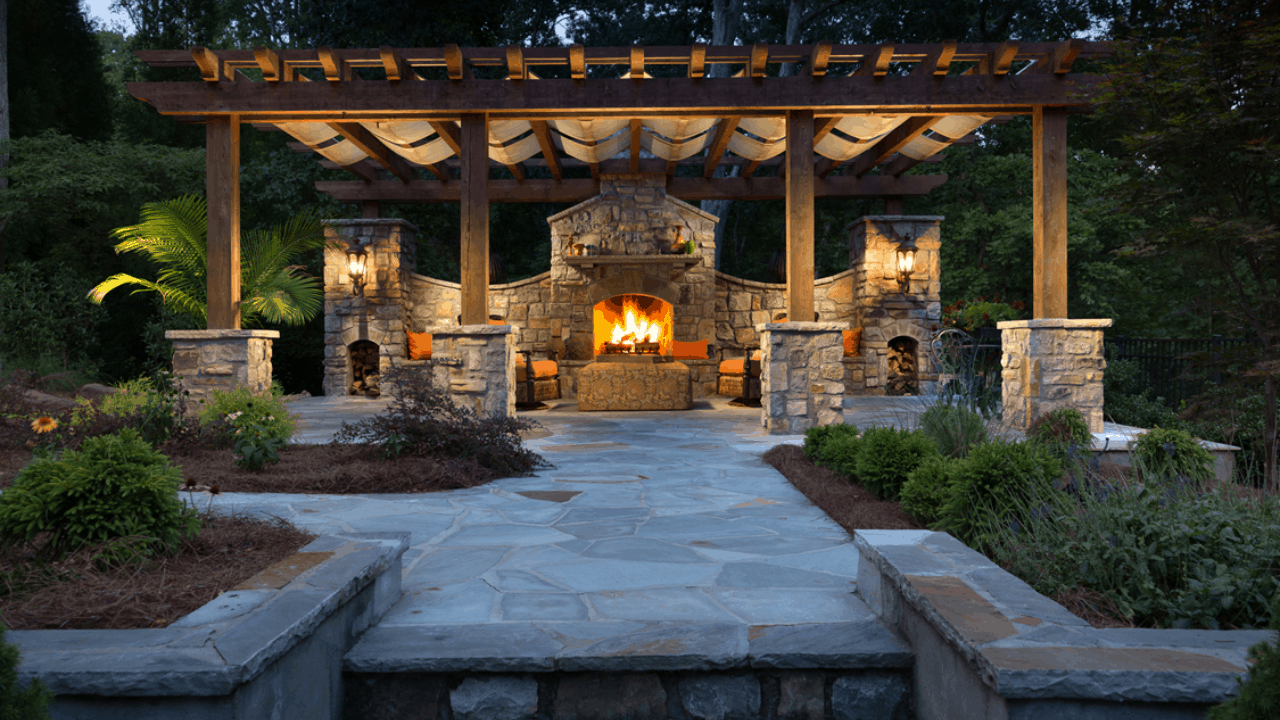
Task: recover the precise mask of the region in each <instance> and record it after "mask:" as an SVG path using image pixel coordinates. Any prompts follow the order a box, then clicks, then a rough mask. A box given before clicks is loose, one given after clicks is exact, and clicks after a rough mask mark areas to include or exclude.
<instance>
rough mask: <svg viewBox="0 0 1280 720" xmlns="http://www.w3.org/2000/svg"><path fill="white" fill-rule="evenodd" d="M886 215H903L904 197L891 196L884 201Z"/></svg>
mask: <svg viewBox="0 0 1280 720" xmlns="http://www.w3.org/2000/svg"><path fill="white" fill-rule="evenodd" d="M884 214H885V215H901V214H902V196H901V195H890V196H889V197H886V198H885V199H884Z"/></svg>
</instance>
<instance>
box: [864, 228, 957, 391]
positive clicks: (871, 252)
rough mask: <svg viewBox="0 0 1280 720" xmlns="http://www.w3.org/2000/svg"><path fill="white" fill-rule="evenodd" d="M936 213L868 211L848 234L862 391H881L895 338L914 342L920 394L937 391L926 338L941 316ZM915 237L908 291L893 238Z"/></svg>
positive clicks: (932, 331)
mask: <svg viewBox="0 0 1280 720" xmlns="http://www.w3.org/2000/svg"><path fill="white" fill-rule="evenodd" d="M942 220H943V218H942V217H941V216H938V215H920V216H911V215H868V216H866V217H863V218H861V219H859V220H858V221H857V222H856V223H854V225H853V230H852V232H851V233H850V235H849V264H850V266H851V267H852V268H853V273H854V277H853V279H852V284H853V287H854V288H855V289H856V292H855V297H854V303H855V305H856V306H857V308H858V312H857V317H856V318H855V319H854V322H853V327H861V328H863V331H862V367H861V368H860V370H861V377H862V382H861V383H860V384H858V383H857V381H856V377H857V376H858V373H857V371H856V370H855V371H854V372H853V373H851V375H852V377H853V378H855V380H854V382H855V388H857V389H858V390H861V391H862V393H861V394H866V395H883V394H885V390H884V385H885V382H886V380H887V378H886V374H887V371H888V366H887V363H888V353H889V343H890V342H891V341H892V340H893V339H894V338H896V337H909V338H912V339H913V340H915V341H916V343H917V345H916V368H917V374H918V377H919V381H920V382H919V388H920V391H921V392H922V393H932V392H935V391H936V387H937V382H938V368H936V367H935V366H934V362H933V359H932V358H931V357H930V354H929V342H930V340H931V339H932V338H933V333H934V329H935V328H937V326H938V324H939V323H940V322H941V320H942V297H941V292H942V282H941V277H942V273H941V265H940V264H939V254H938V250H939V247H940V242H939V238H940V237H941V235H940V230H939V224H940V223H941V222H942ZM892 233H896V234H897V235H898V236H899V237H905V236H907V235H910V236H911V237H912V238H915V243H916V248H917V250H916V257H915V272H913V273H912V275H911V284H910V287H909V288H908V292H906V293H902V292H900V291H899V290H898V280H897V250H898V243H897V242H896V241H895V240H894V239H893V238H892V237H891V234H892Z"/></svg>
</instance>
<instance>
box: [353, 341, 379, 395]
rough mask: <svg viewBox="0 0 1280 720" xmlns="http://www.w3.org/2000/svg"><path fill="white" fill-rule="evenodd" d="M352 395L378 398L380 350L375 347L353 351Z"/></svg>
mask: <svg viewBox="0 0 1280 720" xmlns="http://www.w3.org/2000/svg"><path fill="white" fill-rule="evenodd" d="M350 392H351V394H352V395H367V396H369V397H375V398H376V397H378V395H379V390H378V348H377V346H374V345H366V346H364V347H359V348H355V349H353V350H352V351H351V391H350Z"/></svg>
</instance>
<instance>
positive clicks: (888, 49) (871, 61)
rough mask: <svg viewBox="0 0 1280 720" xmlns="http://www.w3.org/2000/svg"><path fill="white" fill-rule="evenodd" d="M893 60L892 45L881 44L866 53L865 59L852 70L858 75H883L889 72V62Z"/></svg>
mask: <svg viewBox="0 0 1280 720" xmlns="http://www.w3.org/2000/svg"><path fill="white" fill-rule="evenodd" d="M891 62H893V46H892V45H881V46H880V47H878V48H877V49H876V51H875V52H873V53H868V54H867V57H866V59H864V60H863V61H862V64H861V65H859V66H858V69H857V70H856V71H854V75H857V76H859V77H884V76H885V75H888V74H889V63H891Z"/></svg>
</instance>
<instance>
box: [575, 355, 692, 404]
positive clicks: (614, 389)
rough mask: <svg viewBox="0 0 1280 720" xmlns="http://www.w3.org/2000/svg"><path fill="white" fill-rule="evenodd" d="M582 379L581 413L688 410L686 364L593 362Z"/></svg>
mask: <svg viewBox="0 0 1280 720" xmlns="http://www.w3.org/2000/svg"><path fill="white" fill-rule="evenodd" d="M578 379H579V381H580V384H579V387H578V409H579V410H688V409H689V408H691V407H693V395H692V393H691V387H690V384H689V368H688V366H686V365H685V364H684V363H682V362H659V363H648V362H593V363H591V364H590V365H587V366H586V367H584V368H582V371H581V373H579V376H578Z"/></svg>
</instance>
